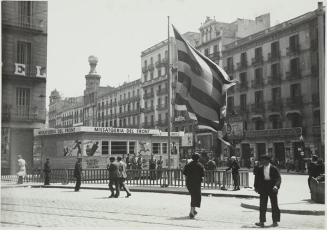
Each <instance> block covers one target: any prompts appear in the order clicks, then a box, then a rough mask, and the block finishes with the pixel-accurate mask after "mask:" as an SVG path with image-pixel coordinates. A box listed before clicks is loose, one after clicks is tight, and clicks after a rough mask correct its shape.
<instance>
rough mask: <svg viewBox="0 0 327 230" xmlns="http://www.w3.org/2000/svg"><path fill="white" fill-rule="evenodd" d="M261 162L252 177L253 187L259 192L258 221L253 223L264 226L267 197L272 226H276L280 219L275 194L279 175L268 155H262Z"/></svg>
mask: <svg viewBox="0 0 327 230" xmlns="http://www.w3.org/2000/svg"><path fill="white" fill-rule="evenodd" d="M261 163H262V166H261V167H259V169H258V170H257V172H256V174H255V179H254V189H255V191H256V192H257V193H259V194H260V222H258V223H255V225H257V226H259V227H264V223H265V222H266V211H267V203H268V197H269V198H270V203H271V209H272V220H273V224H272V227H277V226H278V223H277V222H279V221H280V210H279V207H278V201H277V194H278V189H279V187H280V184H281V177H280V173H279V171H278V169H277V168H276V167H275V166H273V165H272V164H270V157H269V156H267V155H264V156H262V157H261Z"/></svg>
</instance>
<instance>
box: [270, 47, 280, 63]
mask: <svg viewBox="0 0 327 230" xmlns="http://www.w3.org/2000/svg"><path fill="white" fill-rule="evenodd" d="M279 59H280V51H279V50H278V52H276V53H274V55H272V53H268V61H270V62H273V61H277V60H279Z"/></svg>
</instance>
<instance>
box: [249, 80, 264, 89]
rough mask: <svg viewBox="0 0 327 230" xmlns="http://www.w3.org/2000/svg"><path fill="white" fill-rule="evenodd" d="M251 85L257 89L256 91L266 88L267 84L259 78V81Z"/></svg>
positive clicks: (254, 81)
mask: <svg viewBox="0 0 327 230" xmlns="http://www.w3.org/2000/svg"><path fill="white" fill-rule="evenodd" d="M251 85H252V88H255V89H257V88H262V87H264V85H265V82H264V80H263V79H262V78H259V79H256V80H252V81H251Z"/></svg>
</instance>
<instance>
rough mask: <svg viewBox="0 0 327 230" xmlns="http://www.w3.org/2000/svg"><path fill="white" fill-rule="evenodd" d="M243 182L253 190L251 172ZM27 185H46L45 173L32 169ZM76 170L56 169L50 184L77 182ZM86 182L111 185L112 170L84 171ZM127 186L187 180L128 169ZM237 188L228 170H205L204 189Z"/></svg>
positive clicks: (243, 173) (178, 174)
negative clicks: (233, 186) (250, 178)
mask: <svg viewBox="0 0 327 230" xmlns="http://www.w3.org/2000/svg"><path fill="white" fill-rule="evenodd" d="M239 174H240V177H239V182H240V186H241V187H249V171H247V170H240V171H239ZM17 180H18V178H17V176H16V175H1V181H3V182H17ZM24 182H33V183H43V182H44V173H43V172H42V171H41V170H31V171H29V172H27V175H26V176H25V177H24ZM74 182H75V177H74V169H52V170H51V174H50V183H62V184H68V183H74ZM82 183H84V184H108V183H109V171H108V170H107V169H104V168H103V169H83V171H82ZM126 184H127V185H130V186H161V187H165V186H168V185H169V186H172V187H184V186H185V177H184V175H183V172H182V170H181V169H172V170H167V169H162V170H140V169H129V170H127V178H126ZM232 185H233V178H232V174H231V172H226V171H225V170H210V171H209V170H208V171H205V176H204V180H203V182H202V187H203V188H206V189H219V188H222V187H224V188H229V187H231V186H232Z"/></svg>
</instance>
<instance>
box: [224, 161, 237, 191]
mask: <svg viewBox="0 0 327 230" xmlns="http://www.w3.org/2000/svg"><path fill="white" fill-rule="evenodd" d="M231 159H232V163H231V164H230V166H229V167H228V168H227V169H226V171H228V170H230V169H232V176H233V181H234V191H236V190H240V173H239V172H238V170H239V169H240V166H239V165H238V163H237V160H236V157H235V156H232V157H231Z"/></svg>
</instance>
